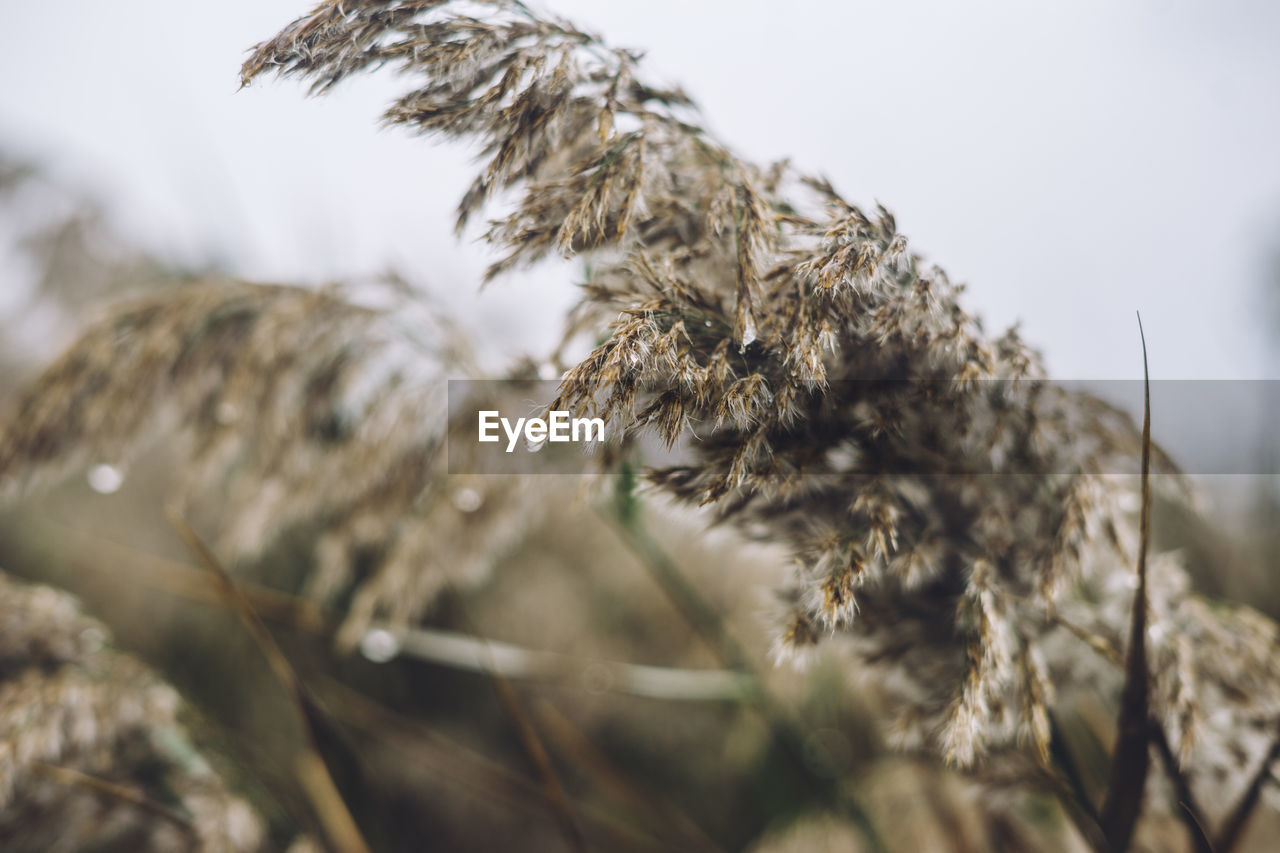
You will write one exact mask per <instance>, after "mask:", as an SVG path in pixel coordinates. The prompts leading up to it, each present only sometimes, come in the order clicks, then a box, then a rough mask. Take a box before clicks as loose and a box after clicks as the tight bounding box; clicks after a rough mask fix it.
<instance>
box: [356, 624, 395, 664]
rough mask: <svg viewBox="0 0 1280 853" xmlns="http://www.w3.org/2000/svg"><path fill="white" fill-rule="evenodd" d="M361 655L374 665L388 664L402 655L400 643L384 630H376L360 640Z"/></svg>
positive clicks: (393, 635)
mask: <svg viewBox="0 0 1280 853" xmlns="http://www.w3.org/2000/svg"><path fill="white" fill-rule="evenodd" d="M360 654H362V655H364V656H365V657H366V658H368V659H369V660H371V661H373V662H374V663H386V662H387V661H389V660H392V659H393V658H395V656H396V655H398V654H400V641H399V640H397V639H396V636H395V634H392V633H391V632H390V631H388V630H386V629H384V628H374V629H373V630H372V631H369V632H367V633H366V634H365V635H364V636H363V637H361V638H360Z"/></svg>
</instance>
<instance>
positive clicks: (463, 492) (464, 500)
mask: <svg viewBox="0 0 1280 853" xmlns="http://www.w3.org/2000/svg"><path fill="white" fill-rule="evenodd" d="M453 505H454V506H455V507H457V508H458V511H459V512H475V511H476V510H478V509H479V508H480V507H481V506H483V505H484V497H483V496H482V495H481V494H480V493H479V492H477V491H476V490H475V489H458V491H456V492H454V493H453Z"/></svg>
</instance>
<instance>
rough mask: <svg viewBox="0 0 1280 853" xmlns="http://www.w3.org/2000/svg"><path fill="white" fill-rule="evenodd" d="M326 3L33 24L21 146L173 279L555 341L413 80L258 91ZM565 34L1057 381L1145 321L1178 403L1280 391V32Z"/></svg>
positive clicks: (935, 28)
mask: <svg viewBox="0 0 1280 853" xmlns="http://www.w3.org/2000/svg"><path fill="white" fill-rule="evenodd" d="M309 3H310V0H222V2H220V3H199V4H197V3H174V2H172V0H169V2H162V1H161V0H117V1H116V2H110V3H104V2H101V0H60V2H57V3H20V4H19V3H10V4H9V8H7V9H6V10H5V15H4V25H3V27H0V80H3V81H4V83H3V84H0V146H3V147H4V148H7V149H10V150H13V151H16V152H17V153H18V154H20V155H25V156H28V157H34V158H37V159H38V160H40V161H41V162H43V163H45V164H47V165H49V166H51V167H52V168H53V169H54V171H55V173H56V174H58V175H59V176H62V177H63V178H65V179H66V180H69V181H70V182H72V183H73V184H76V185H79V186H83V187H85V188H87V189H88V190H90V191H91V192H92V194H93V195H94V196H95V197H96V198H98V199H100V200H101V201H102V202H103V203H104V204H105V205H106V206H107V208H108V210H109V211H110V212H111V213H112V215H113V216H114V218H115V221H116V222H117V224H118V225H119V227H120V228H121V229H122V230H123V231H124V232H125V233H126V234H127V235H129V236H130V237H132V238H134V239H136V240H138V241H140V242H142V243H143V244H144V245H146V246H148V247H150V248H152V249H154V250H157V251H160V252H161V253H163V254H165V255H167V256H169V257H174V258H178V259H187V260H190V261H198V260H200V259H208V258H216V259H218V260H220V261H222V262H224V263H225V264H226V265H227V266H229V267H230V268H231V269H233V270H234V271H236V272H239V273H241V274H243V275H248V276H252V277H258V278H268V279H275V280H285V281H298V280H305V281H318V280H326V279H331V278H334V277H338V276H342V275H349V274H359V273H367V272H376V271H378V270H381V269H384V268H386V267H388V266H390V265H394V266H397V267H399V268H401V269H402V270H404V271H406V272H408V273H410V274H411V275H413V276H415V277H416V278H418V279H422V280H425V281H427V282H429V283H431V284H433V285H435V286H436V287H437V288H439V289H446V290H449V291H450V293H451V294H452V296H451V298H452V299H453V300H454V302H455V303H456V304H457V305H459V306H461V310H463V311H465V312H466V313H467V314H468V316H469V317H470V318H471V322H472V326H473V327H474V328H476V329H478V330H479V332H480V333H481V334H484V335H486V336H487V337H489V338H490V340H491V342H493V343H495V344H501V345H502V346H504V347H505V346H523V347H536V346H538V345H539V344H541V343H545V342H547V341H549V340H551V338H552V336H553V334H554V331H555V329H556V328H557V326H558V317H559V314H560V312H561V311H562V310H563V308H564V307H565V306H566V305H567V304H568V303H569V301H570V300H571V298H572V294H571V291H570V288H569V282H571V281H572V279H573V269H572V268H560V267H555V266H552V267H548V268H547V269H546V270H544V271H543V272H541V273H540V274H538V275H537V276H535V277H534V278H533V279H531V280H530V279H524V278H520V279H512V280H511V281H507V282H503V283H499V284H498V285H495V286H494V287H492V288H490V289H489V290H487V291H485V293H484V294H482V295H479V296H477V295H476V293H475V289H476V282H477V281H478V278H479V273H480V271H481V270H482V269H483V267H484V264H485V262H486V254H485V252H484V250H483V248H482V247H480V246H478V245H476V244H474V243H473V242H470V241H469V240H467V241H462V242H459V241H457V240H455V239H454V238H453V235H452V210H453V207H454V204H455V203H456V201H457V199H458V197H459V195H460V194H461V192H462V190H463V188H464V187H465V186H466V183H467V181H468V178H469V173H468V169H467V157H466V153H465V152H464V151H461V150H459V149H456V148H447V147H441V146H439V145H436V144H433V143H428V142H426V141H424V140H421V139H415V138H411V137H410V136H409V135H408V134H407V133H405V132H404V131H401V130H381V129H379V128H378V127H377V126H376V119H377V116H378V114H379V112H380V110H381V107H382V105H383V104H384V103H385V102H386V101H387V100H389V98H390V96H391V95H392V94H393V93H396V92H398V91H400V90H401V89H402V88H403V85H404V83H403V82H402V81H399V80H397V79H396V78H395V77H393V76H392V75H390V74H386V73H383V74H380V75H378V76H377V77H375V78H369V79H363V80H358V81H351V83H349V84H347V85H345V86H344V87H342V88H341V89H340V90H339V91H338V92H337V93H335V94H333V95H330V96H327V97H325V98H322V99H315V100H308V99H305V98H304V97H303V90H302V87H301V86H300V85H299V84H297V83H294V82H267V81H264V82H262V83H259V84H256V85H255V86H254V87H253V88H252V89H248V90H245V91H242V92H237V71H238V68H239V64H240V61H241V59H242V58H243V56H244V52H245V50H246V49H247V48H248V47H249V46H251V45H252V44H253V43H255V42H257V41H260V40H262V39H265V38H267V37H269V36H271V35H273V34H274V33H275V32H276V31H277V30H278V29H279V28H280V27H282V26H283V25H284V24H286V23H288V21H290V20H292V18H293V17H295V16H296V15H298V14H300V13H302V12H304V11H306V10H307V8H308V7H309ZM543 5H544V6H546V7H549V8H551V9H552V10H554V11H557V12H559V13H562V14H564V15H565V16H567V17H570V18H572V19H574V20H575V21H577V22H579V23H581V24H583V25H585V26H587V27H589V28H592V29H595V30H597V31H600V32H602V33H603V34H604V35H606V36H607V37H608V38H609V39H610V40H611V41H613V42H614V43H617V44H621V45H626V46H632V47H642V48H647V49H648V51H649V57H650V61H651V67H652V68H653V70H654V72H655V73H656V74H657V75H658V76H659V78H660V79H665V80H671V81H678V82H680V83H681V84H683V85H684V86H685V88H686V89H687V90H688V91H689V92H690V93H691V94H693V95H694V96H695V97H696V98H697V99H698V100H699V102H700V103H701V104H702V106H703V108H704V111H705V113H706V116H707V118H708V121H709V123H710V125H711V126H712V127H713V128H714V129H715V130H716V131H717V132H718V134H719V135H720V136H721V137H722V138H723V139H725V140H726V141H728V142H730V143H731V144H732V145H733V146H734V147H736V148H737V149H738V150H740V151H742V152H743V153H745V154H748V155H750V156H752V157H757V158H760V159H773V158H779V157H783V156H791V157H792V158H793V160H794V161H795V162H796V163H797V164H798V165H799V166H800V167H802V168H805V169H809V170H813V171H822V172H824V173H826V174H828V175H829V176H830V177H831V178H832V179H833V180H834V181H835V183H836V185H837V186H838V187H840V189H841V190H842V191H843V192H844V193H845V194H846V195H848V196H850V197H851V198H852V199H854V200H856V201H858V202H862V203H866V204H871V203H873V202H874V201H875V200H880V201H882V202H884V203H885V204H886V205H887V206H888V207H889V208H890V209H892V210H894V212H895V213H896V214H897V217H898V222H899V226H900V228H901V229H902V230H903V231H904V232H905V233H906V234H907V235H908V236H909V237H910V238H911V241H912V247H913V248H914V249H915V250H916V251H920V252H923V253H924V254H925V255H926V256H927V257H928V258H929V259H930V260H932V261H935V262H937V263H939V264H941V265H942V266H943V267H945V268H946V269H947V270H948V271H949V273H950V274H951V276H952V278H953V280H957V281H965V282H967V283H968V284H969V285H970V290H969V293H968V296H967V304H968V307H970V308H971V309H976V310H977V311H978V312H979V313H980V314H982V315H983V316H984V317H985V318H986V320H987V321H988V328H991V329H993V330H996V329H999V328H1002V327H1004V326H1005V325H1007V324H1009V323H1011V322H1013V321H1015V320H1018V319H1021V320H1022V322H1023V331H1024V334H1025V337H1026V338H1027V339H1028V340H1029V341H1031V342H1033V343H1035V344H1037V345H1039V346H1041V347H1042V348H1043V349H1044V350H1045V351H1046V353H1047V355H1048V360H1049V366H1050V369H1051V371H1052V372H1053V374H1054V375H1055V376H1058V377H1060V378H1103V377H1117V378H1118V377H1136V376H1139V375H1140V374H1141V357H1140V352H1139V348H1138V337H1137V328H1136V324H1135V322H1134V310H1135V309H1140V310H1141V311H1142V314H1143V319H1144V322H1145V325H1146V329H1147V340H1148V343H1149V345H1150V350H1151V357H1152V375H1153V376H1154V377H1158V378H1256V377H1274V378H1280V364H1277V354H1276V353H1277V350H1276V349H1271V350H1268V349H1267V346H1266V335H1268V334H1271V335H1272V336H1273V337H1274V331H1272V330H1268V329H1267V327H1266V323H1265V318H1263V317H1262V316H1261V311H1260V306H1261V304H1262V302H1263V300H1262V298H1261V291H1262V288H1263V287H1265V286H1270V287H1272V288H1276V287H1280V281H1278V280H1277V279H1276V277H1275V274H1274V273H1273V272H1270V270H1271V269H1272V268H1271V267H1270V264H1271V259H1272V258H1273V257H1274V256H1276V255H1277V254H1280V153H1278V152H1280V4H1278V3H1273V2H1267V0H1225V2H1215V3H1212V4H1210V3H1204V2H1191V0H1186V2H1177V0H1126V2H1123V3H1116V2H1103V0H1096V1H1095V0H1073V2H1066V0H1062V2H1048V0H1044V2H1037V3H1026V2H1016V0H1008V2H1000V3H994V2H954V0H953V2H942V0H939V2H931V3H925V2H914V0H892V2H888V1H887V0H879V2H870V0H857V2H836V0H829V2H822V3H819V2H791V3H788V4H786V5H785V6H784V5H783V4H781V3H746V2H737V3H728V2H709V0H700V2H694V1H693V0H683V2H671V0H646V2H607V3H606V2H600V0H595V2H589V0H543ZM1269 274H1270V275H1272V278H1271V280H1270V282H1268V280H1267V277H1268V275H1269ZM531 318H532V319H531Z"/></svg>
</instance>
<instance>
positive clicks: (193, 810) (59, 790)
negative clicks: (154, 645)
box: [0, 575, 265, 853]
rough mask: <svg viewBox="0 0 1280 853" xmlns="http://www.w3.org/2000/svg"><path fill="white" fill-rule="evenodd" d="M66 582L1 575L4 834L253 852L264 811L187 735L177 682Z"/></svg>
mask: <svg viewBox="0 0 1280 853" xmlns="http://www.w3.org/2000/svg"><path fill="white" fill-rule="evenodd" d="M107 640H108V637H107V633H106V630H105V629H104V628H103V627H102V626H101V625H100V624H98V623H97V622H95V621H94V620H92V619H90V618H88V617H86V616H84V615H83V614H82V613H81V612H80V610H79V607H78V606H77V604H76V603H75V601H74V600H73V599H72V598H71V597H70V596H68V595H67V594H66V593H64V592H59V591H57V590H54V589H51V588H49V587H43V586H27V585H24V584H20V583H18V582H16V581H12V580H10V579H8V578H7V577H4V576H3V575H0V845H3V847H4V848H5V849H6V850H30V851H36V850H40V851H74V850H83V849H88V848H89V847H92V848H93V849H131V850H154V851H163V850H175V849H200V850H207V851H226V853H231V851H255V850H259V849H261V847H262V845H263V843H264V841H265V838H264V828H263V825H262V822H261V820H260V819H259V817H258V816H257V814H256V813H255V812H254V810H253V809H252V808H250V807H249V805H248V804H246V803H245V802H244V801H243V800H240V799H238V798H236V797H235V796H233V795H232V794H231V793H229V792H228V790H227V788H226V787H225V786H224V785H223V782H222V780H221V779H220V778H219V777H218V776H217V775H216V774H215V772H214V771H213V769H212V768H211V767H210V766H209V764H208V763H207V762H206V761H205V759H204V758H203V757H201V755H200V753H199V752H197V751H196V749H195V748H194V747H193V746H192V744H191V742H190V740H189V738H188V736H187V734H186V732H185V731H184V728H183V726H182V725H181V724H180V723H179V720H178V714H179V710H180V706H181V702H180V700H179V698H178V695H177V693H175V692H174V690H173V689H172V688H170V687H169V686H168V685H166V684H164V683H163V682H161V681H159V680H158V679H156V677H155V676H154V675H152V674H151V673H150V672H148V671H147V670H146V669H145V668H144V667H143V666H142V665H140V664H139V663H137V662H136V661H134V660H132V659H131V658H129V657H126V656H124V655H121V654H118V653H116V652H115V651H113V650H111V649H110V648H109V647H108V646H107V645H106V643H107Z"/></svg>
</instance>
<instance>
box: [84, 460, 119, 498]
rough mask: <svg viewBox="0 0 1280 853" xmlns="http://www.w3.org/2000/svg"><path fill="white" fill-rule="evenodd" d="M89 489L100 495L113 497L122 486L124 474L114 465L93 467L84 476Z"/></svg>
mask: <svg viewBox="0 0 1280 853" xmlns="http://www.w3.org/2000/svg"><path fill="white" fill-rule="evenodd" d="M86 479H87V480H88V481H89V488H91V489H93V490H94V491H95V492H97V493H98V494H100V495H114V494H115V493H116V492H118V491H120V487H121V486H123V485H124V472H123V471H121V470H120V469H119V468H116V467H115V466H114V465H94V466H93V467H92V468H90V469H89V473H88V475H87V476H86Z"/></svg>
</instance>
